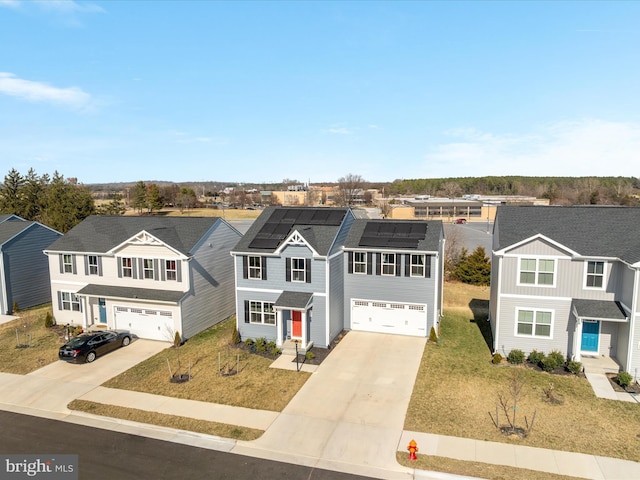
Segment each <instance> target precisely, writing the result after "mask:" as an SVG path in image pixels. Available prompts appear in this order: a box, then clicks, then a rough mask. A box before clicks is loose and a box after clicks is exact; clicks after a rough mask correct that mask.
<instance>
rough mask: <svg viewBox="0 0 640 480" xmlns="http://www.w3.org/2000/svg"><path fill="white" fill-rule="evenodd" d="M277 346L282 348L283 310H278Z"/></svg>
mask: <svg viewBox="0 0 640 480" xmlns="http://www.w3.org/2000/svg"><path fill="white" fill-rule="evenodd" d="M276 345H277V346H278V347H281V346H282V310H280V309H277V310H276Z"/></svg>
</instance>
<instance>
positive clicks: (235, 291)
mask: <svg viewBox="0 0 640 480" xmlns="http://www.w3.org/2000/svg"><path fill="white" fill-rule="evenodd" d="M229 255H231V258H233V286H234V289H233V296H234V297H235V311H236V328H237V329H238V332H239V331H240V322H239V321H238V319H239V317H238V264H237V262H236V259H237V257H236V256H235V255H234V254H233V253H231V252H229ZM276 328H278V315H277V312H276Z"/></svg>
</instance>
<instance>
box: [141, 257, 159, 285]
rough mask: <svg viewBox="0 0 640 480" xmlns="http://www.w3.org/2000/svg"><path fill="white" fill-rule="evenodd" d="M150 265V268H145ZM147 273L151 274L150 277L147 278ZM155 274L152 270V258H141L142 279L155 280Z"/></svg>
mask: <svg viewBox="0 0 640 480" xmlns="http://www.w3.org/2000/svg"><path fill="white" fill-rule="evenodd" d="M148 264H150V265H151V267H147V265H148ZM147 272H151V276H150V277H147ZM155 274H156V272H155V271H154V268H153V258H143V259H142V279H143V280H153V279H154V278H155Z"/></svg>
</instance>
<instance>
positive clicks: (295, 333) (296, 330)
mask: <svg viewBox="0 0 640 480" xmlns="http://www.w3.org/2000/svg"><path fill="white" fill-rule="evenodd" d="M291 320H292V322H291V323H292V325H291V336H292V337H298V338H301V337H302V312H300V311H297V310H293V311H292V312H291Z"/></svg>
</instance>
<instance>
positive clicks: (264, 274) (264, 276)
mask: <svg viewBox="0 0 640 480" xmlns="http://www.w3.org/2000/svg"><path fill="white" fill-rule="evenodd" d="M260 266H261V267H262V280H266V279H267V257H262V258H261V259H260Z"/></svg>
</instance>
